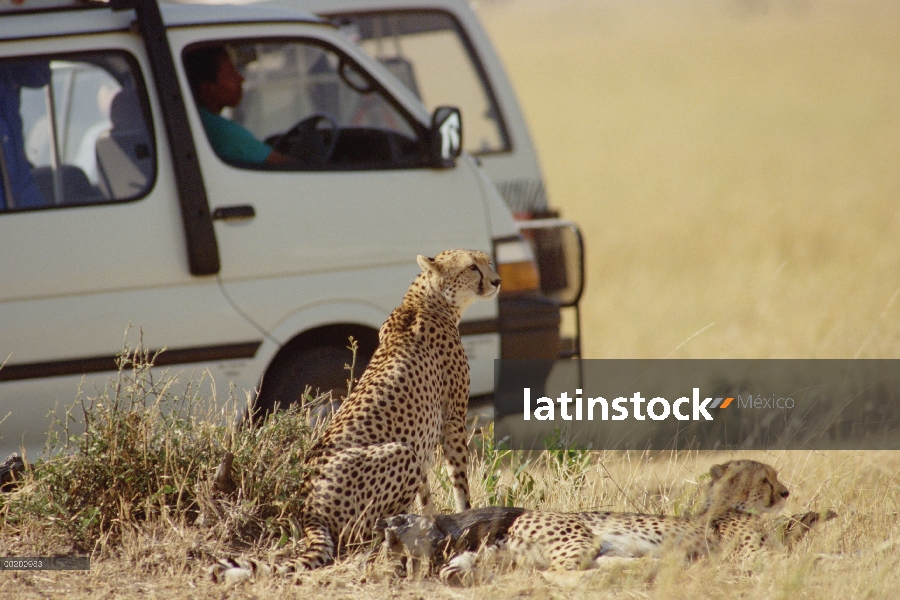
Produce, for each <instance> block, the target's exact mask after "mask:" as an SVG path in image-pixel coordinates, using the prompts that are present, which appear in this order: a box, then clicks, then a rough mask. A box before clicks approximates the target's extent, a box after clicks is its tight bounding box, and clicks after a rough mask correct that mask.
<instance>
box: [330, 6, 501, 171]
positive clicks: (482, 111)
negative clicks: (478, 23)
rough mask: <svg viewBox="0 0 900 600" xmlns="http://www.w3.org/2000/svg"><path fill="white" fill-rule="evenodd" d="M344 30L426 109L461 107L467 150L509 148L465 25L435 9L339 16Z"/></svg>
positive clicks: (484, 152) (494, 101) (495, 150)
mask: <svg viewBox="0 0 900 600" xmlns="http://www.w3.org/2000/svg"><path fill="white" fill-rule="evenodd" d="M336 19H337V20H338V22H339V23H340V24H341V29H342V30H343V31H344V32H345V33H346V34H347V35H348V36H349V37H350V38H351V39H352V40H354V41H355V42H356V43H358V44H359V45H360V46H362V47H363V48H364V49H365V50H366V52H368V53H369V54H371V55H372V56H374V57H375V58H376V59H378V60H379V61H381V63H382V64H384V65H385V66H386V67H387V68H388V70H389V71H391V72H392V73H393V74H394V75H395V76H396V77H397V78H398V79H399V80H400V81H402V82H403V83H404V84H406V87H408V88H409V89H410V90H412V92H413V93H415V94H416V96H418V97H419V99H420V100H421V101H422V103H423V104H424V105H425V106H426V107H428V110H430V111H434V109H435V108H436V107H437V106H439V105H448V104H449V105H452V106H456V107H459V109H460V111H461V112H462V114H463V117H464V119H465V125H466V135H465V140H464V144H465V150H466V151H467V152H469V153H470V154H475V155H478V154H486V153H491V152H503V151H508V150H510V148H511V146H510V142H509V136H508V135H507V133H506V128H505V126H504V124H503V118H502V116H501V114H500V111H499V109H498V108H497V102H496V100H495V99H494V96H493V92H492V90H491V88H490V86H489V85H488V83H487V78H486V77H485V75H484V73H483V69H482V67H481V65H480V63H479V62H478V60H477V59H476V57H475V53H474V52H473V51H472V50H471V47H470V44H469V41H468V39H467V38H466V36H465V35H464V34H463V30H462V27H460V25H459V24H458V23H457V22H456V19H454V18H453V17H452V16H451V15H450V14H448V13H445V12H441V11H437V10H402V11H401V10H397V11H393V12H384V13H380V12H371V13H369V12H367V13H364V14H360V15H341V16H339V17H336Z"/></svg>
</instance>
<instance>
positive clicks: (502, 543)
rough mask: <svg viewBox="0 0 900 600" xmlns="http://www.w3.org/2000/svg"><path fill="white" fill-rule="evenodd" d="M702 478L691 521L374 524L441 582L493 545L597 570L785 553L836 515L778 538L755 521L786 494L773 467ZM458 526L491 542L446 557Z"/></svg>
mask: <svg viewBox="0 0 900 600" xmlns="http://www.w3.org/2000/svg"><path fill="white" fill-rule="evenodd" d="M709 473H710V483H709V486H708V488H707V490H706V498H705V501H704V503H703V507H702V510H701V511H700V513H698V514H697V515H696V516H694V517H674V516H662V515H644V514H636V513H613V512H581V513H557V512H549V511H541V510H534V511H528V510H523V509H521V508H502V507H498V508H496V509H495V512H493V513H487V512H484V510H485V509H478V510H477V511H476V510H473V511H467V512H465V513H461V514H459V515H444V516H443V519H444V520H445V521H446V520H448V519H450V520H452V521H454V522H456V523H457V524H456V526H453V525H452V524H450V525H448V524H447V523H441V522H439V521H438V520H437V519H438V518H436V517H427V516H425V517H422V516H418V515H398V516H396V517H393V518H391V519H386V520H383V521H382V522H380V523H379V529H380V530H382V534H381V535H382V537H383V538H384V539H385V547H386V548H387V550H388V551H389V552H390V553H392V554H394V555H405V556H409V557H413V558H416V559H420V560H421V559H426V560H429V561H430V562H431V563H432V564H434V565H441V564H443V565H444V566H443V567H442V568H441V578H442V579H445V580H447V579H451V578H456V577H464V576H465V575H466V574H467V572H468V571H471V570H472V569H473V567H474V563H475V558H476V556H475V553H474V552H473V551H474V550H476V549H477V548H473V546H476V547H477V546H479V543H480V545H483V546H488V545H494V546H495V548H493V549H492V550H496V548H497V547H504V548H505V549H506V550H508V553H509V554H510V555H511V556H512V558H514V559H516V560H518V561H520V562H531V563H533V564H535V566H538V567H541V568H548V567H549V568H553V569H568V570H574V569H585V568H592V567H595V566H599V565H600V564H602V561H603V560H604V559H607V558H613V557H621V558H636V557H640V556H645V555H659V554H660V553H661V552H663V551H665V550H666V549H670V550H673V551H675V552H679V553H681V554H683V556H684V557H685V558H686V559H696V558H699V557H701V556H705V555H706V554H708V553H710V552H711V551H716V550H722V549H734V550H737V551H739V552H745V553H746V552H750V553H752V552H756V551H758V550H761V549H764V548H771V547H773V546H775V547H777V546H778V545H779V543H780V544H781V545H782V547H785V548H790V547H791V546H793V545H794V544H795V543H797V542H798V541H799V540H800V539H802V538H803V537H804V536H805V535H806V533H807V532H808V531H809V530H810V529H811V528H812V527H813V526H815V525H816V524H817V523H818V522H820V521H822V520H829V519H832V518H834V517H835V516H836V515H835V513H833V512H831V511H828V512H827V513H824V514H820V513H816V512H810V513H806V514H803V515H794V516H793V517H792V518H791V520H790V521H789V522H788V524H787V525H786V526H785V528H784V530H783V532H782V533H781V536H780V538H781V539H780V540H777V536H774V537H773V536H772V535H770V532H769V531H768V530H767V528H766V526H765V523H764V521H763V520H762V518H761V515H762V514H765V513H771V512H775V511H777V510H778V509H779V508H780V507H781V506H783V504H784V501H785V499H786V498H787V497H788V495H789V492H788V490H787V488H786V487H785V486H784V485H783V484H782V483H781V482H780V481H778V478H777V475H776V473H775V470H774V469H772V467H770V466H768V465H765V464H763V463H759V462H755V461H750V460H735V461H730V462H727V463H725V464H723V465H713V467H712V468H711V469H710V472H709ZM479 511H482V512H479ZM485 521H490V522H491V523H493V524H496V525H497V526H493V527H492V526H490V524H489V523H485ZM463 523H465V524H467V526H468V527H469V528H471V530H474V531H487V532H489V533H490V539H488V538H483V539H481V540H477V539H472V536H471V535H469V539H466V540H465V543H464V544H462V546H464V551H463V552H461V553H459V554H456V555H453V552H458V551H459V550H461V549H463V548H460V544H459V543H458V542H457V541H456V540H447V532H454V531H456V532H458V531H460V529H461V525H462V524H463ZM467 533H468V532H467ZM456 537H457V539H458V540H462V539H463V538H462V536H461V535H459V534H458V535H457V536H456ZM436 540H437V541H438V543H435V541H436ZM448 549H449V550H451V551H452V552H448ZM429 552H430V556H429V555H428V553H429Z"/></svg>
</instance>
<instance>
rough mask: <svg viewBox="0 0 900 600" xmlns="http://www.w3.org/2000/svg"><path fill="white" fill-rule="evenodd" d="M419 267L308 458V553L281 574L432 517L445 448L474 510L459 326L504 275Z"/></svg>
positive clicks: (461, 493) (447, 265) (430, 263)
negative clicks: (389, 523)
mask: <svg viewBox="0 0 900 600" xmlns="http://www.w3.org/2000/svg"><path fill="white" fill-rule="evenodd" d="M417 261H418V263H419V266H420V267H421V268H422V272H421V273H420V274H419V275H418V277H416V279H415V281H414V282H413V284H412V285H411V286H410V288H409V290H408V291H407V292H406V295H405V296H404V298H403V302H402V304H401V305H400V306H399V307H398V308H396V309H394V311H393V312H392V313H391V315H390V317H388V319H387V321H385V322H384V325H382V326H381V329H380V331H379V333H378V337H379V345H378V348H377V349H376V350H375V354H374V355H373V356H372V360H371V361H370V362H369V366H368V367H367V368H366V370H365V372H364V373H363V375H362V377H361V378H360V381H359V384H358V385H357V386H356V388H355V389H354V390H353V393H351V394H350V396H349V397H348V398H347V399H346V400H345V401H344V403H343V405H341V407H340V409H339V410H338V411H337V413H336V414H335V415H334V419H333V420H332V421H331V423H330V424H329V425H328V426H327V428H326V429H325V431H324V432H323V434H322V437H321V438H320V439H319V440H318V441H317V442H315V443H314V444H313V445H312V447H311V448H310V450H309V452H308V453H307V455H306V466H307V467H308V468H309V469H308V472H307V475H306V477H305V479H304V482H303V486H302V488H301V489H302V492H301V493H303V494H304V496H305V502H304V507H303V514H302V527H303V534H304V538H305V543H306V549H305V551H304V552H303V553H302V554H301V555H300V557H299V558H298V559H297V560H296V562H295V563H294V564H293V565H291V566H290V567H283V568H279V569H277V570H278V571H280V572H293V571H294V570H310V569H315V568H317V567H321V566H323V565H327V564H330V563H331V562H332V561H333V560H334V557H335V555H336V553H337V551H338V550H339V548H340V547H341V546H342V545H345V544H348V543H354V542H363V541H366V540H367V539H370V538H371V536H372V533H373V530H374V526H375V522H376V521H377V520H378V519H381V518H384V517H388V516H391V515H395V514H398V513H401V512H404V511H407V510H409V509H410V506H411V504H412V502H413V500H414V499H415V498H416V496H417V495H418V498H419V500H420V502H421V504H422V505H423V507H424V508H425V509H426V510H429V509H430V492H429V487H428V480H427V472H428V470H429V468H430V466H431V464H432V462H433V461H434V457H435V450H436V449H437V446H438V444H439V443H440V444H441V448H442V449H443V454H444V459H445V461H446V469H447V473H448V476H449V478H450V481H451V482H452V484H453V491H454V499H455V502H456V508H457V510H458V511H461V510H465V509H468V508H469V488H468V481H467V478H466V462H467V454H468V451H467V447H466V429H465V418H466V406H467V404H468V398H469V366H468V361H467V360H466V354H465V352H464V350H463V347H462V343H461V342H460V338H459V329H458V325H459V321H460V318H461V317H462V314H463V312H464V311H465V310H466V309H467V308H468V307H469V305H470V304H471V303H472V302H473V301H474V300H475V299H488V298H492V297H494V296H495V295H496V294H497V293H498V291H499V289H500V277H499V275H497V273H496V272H495V271H494V270H493V269H492V268H491V266H490V259H489V258H488V256H487V254H485V253H483V252H478V251H474V250H448V251H445V252H441V253H440V254H438V255H437V256H436V257H435V258H426V257H424V256H419V257H418V258H417ZM236 566H238V567H239V566H240V565H239V563H234V562H229V561H222V562H220V563H219V564H218V565H216V566H214V567H212V569H211V574H212V576H213V579H214V580H216V581H219V580H223V579H226V578H228V579H231V580H233V579H235V577H236V574H234V573H231V574H228V573H227V571H228V570H229V569H232V568H234V567H236ZM255 567H256V565H253V567H252V569H253V570H255ZM242 569H243V571H245V573H244V574H245V575H249V572H248V568H242Z"/></svg>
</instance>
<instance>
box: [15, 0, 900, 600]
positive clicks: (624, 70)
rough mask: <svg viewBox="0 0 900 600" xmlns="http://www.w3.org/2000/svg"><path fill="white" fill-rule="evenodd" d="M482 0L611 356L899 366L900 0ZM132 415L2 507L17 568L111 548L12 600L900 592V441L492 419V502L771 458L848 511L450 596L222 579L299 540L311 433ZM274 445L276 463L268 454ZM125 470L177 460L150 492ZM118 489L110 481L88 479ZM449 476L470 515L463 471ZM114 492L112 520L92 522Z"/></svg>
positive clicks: (487, 491) (659, 503) (547, 499)
mask: <svg viewBox="0 0 900 600" xmlns="http://www.w3.org/2000/svg"><path fill="white" fill-rule="evenodd" d="M477 10H478V12H479V14H480V16H481V18H482V20H483V22H484V24H485V26H486V27H487V29H488V30H489V32H490V34H491V36H492V38H493V40H494V42H495V44H496V45H497V47H498V50H499V52H500V54H501V57H502V59H503V61H504V62H505V64H506V67H507V69H508V72H509V75H510V77H511V79H512V81H513V85H514V86H515V88H516V91H517V93H518V96H519V100H520V102H521V103H522V105H523V108H524V110H525V113H526V116H527V117H528V120H529V123H530V126H531V129H532V134H533V136H534V141H535V143H536V145H537V147H538V150H539V153H540V156H541V159H542V163H543V168H544V175H545V178H546V184H547V187H548V191H549V194H550V199H551V202H552V204H553V205H554V206H555V207H557V208H560V209H561V210H562V211H563V214H564V216H565V217H568V218H570V219H573V220H575V221H576V222H578V223H579V224H580V226H581V227H582V230H583V231H584V234H585V239H586V244H587V267H588V271H587V289H586V293H585V296H584V299H583V318H584V321H583V334H584V355H585V356H586V357H588V358H663V357H670V358H671V357H677V358H900V343H898V342H900V301H898V296H900V252H898V243H900V242H898V233H900V216H898V210H897V200H898V197H900V164H898V163H900V161H898V159H900V68H898V67H900V35H898V33H897V23H900V5H898V4H896V3H893V2H889V1H887V0H873V1H866V0H863V1H860V2H846V1H845V2H836V1H834V2H832V1H827V0H823V1H817V2H814V1H812V0H681V1H678V2H669V1H665V0H637V1H634V2H631V1H625V0H553V1H546V0H491V1H488V0H482V1H481V2H480V3H479V4H478V8H477ZM136 373H137V371H136ZM135 377H137V378H138V379H139V373H137V375H136V376H135ZM125 388H127V386H125ZM125 388H122V389H125ZM131 389H133V390H135V392H134V393H136V394H137V395H138V396H140V394H141V393H144V392H145V391H146V390H145V391H144V392H142V391H141V390H142V389H143V388H142V387H141V385H137V384H133V388H131ZM102 400H103V399H101V401H100V403H101V404H104V402H103V401H102ZM112 403H114V402H111V401H110V399H106V402H105V406H107V407H109V406H110V405H111V404H112ZM163 412H165V411H163ZM99 414H104V413H103V411H102V410H101V411H100V413H99ZM133 414H134V415H136V416H134V417H127V419H126V420H125V421H122V420H118V421H117V420H116V419H117V418H118V417H115V416H113V417H110V419H108V420H106V421H104V420H103V419H99V420H98V424H97V426H98V432H103V431H105V432H106V433H105V434H104V435H108V436H109V439H110V440H118V442H117V443H121V444H122V446H121V448H120V449H119V450H116V447H115V444H107V447H106V448H97V447H84V448H83V449H82V451H81V453H82V454H83V455H84V461H83V462H84V464H83V465H82V466H79V467H78V469H80V470H77V469H74V468H73V467H69V466H58V467H55V468H56V471H55V472H54V471H53V470H52V469H51V470H48V473H51V474H53V476H48V477H47V478H45V479H44V480H32V481H29V483H28V484H27V485H26V486H25V488H24V489H23V490H22V491H21V492H19V493H17V494H16V495H15V496H16V499H15V501H12V500H5V501H4V503H2V504H0V519H3V520H2V521H0V523H2V526H0V556H2V555H10V554H18V555H22V554H23V553H25V552H26V551H27V552H29V553H34V554H44V553H53V552H66V551H71V550H73V549H75V550H78V551H80V552H91V553H92V556H93V564H92V569H91V571H90V572H88V573H56V572H35V573H26V572H0V597H24V598H50V597H73V598H87V597H104V598H106V597H109V598H118V597H133V596H140V597H144V598H168V597H197V598H212V597H215V598H220V597H234V598H261V597H265V598H267V599H269V598H280V597H285V598H288V597H327V598H350V597H352V598H355V599H363V598H389V597H390V598H410V599H412V598H431V597H444V598H484V597H492V598H582V597H584V598H598V597H627V598H644V597H660V598H683V597H709V598H741V597H747V598H749V597H752V598H842V599H845V598H893V597H896V593H897V592H896V590H897V589H900V575H898V573H900V559H898V555H900V554H898V553H900V525H898V517H900V506H898V505H900V454H898V453H891V452H866V453H863V452H815V451H809V452H768V453H767V452H752V453H741V454H711V453H699V454H698V453H678V454H654V455H641V454H634V453H631V454H613V453H608V454H595V453H581V452H566V451H555V452H547V453H544V454H543V455H534V456H526V455H524V454H507V453H504V452H502V451H500V450H498V449H496V448H494V447H493V445H492V444H491V443H490V438H489V436H488V437H482V436H480V435H476V436H474V437H473V444H472V445H473V452H474V455H473V456H474V457H473V461H472V467H471V476H470V481H471V485H472V493H473V503H474V504H475V505H476V506H478V505H485V504H488V503H494V504H497V503H504V502H509V503H515V504H518V505H524V506H531V507H537V506H541V507H546V508H554V509H559V510H581V509H591V508H604V509H611V510H631V511H647V512H666V513H674V514H684V513H687V512H691V511H695V510H696V508H697V503H698V498H699V489H700V487H701V486H702V485H703V482H704V476H703V474H704V473H705V472H706V471H707V470H708V468H709V466H710V465H711V464H713V463H715V462H722V461H725V460H728V459H730V458H739V457H749V458H754V459H757V460H761V461H764V462H767V463H770V464H773V465H774V466H776V467H777V468H778V469H779V470H780V473H781V475H780V477H781V479H782V480H783V481H784V482H785V483H786V485H787V486H788V487H789V489H790V490H791V492H792V493H791V497H790V499H789V500H788V505H787V508H786V510H785V513H796V512H802V511H804V510H812V509H825V508H833V509H834V510H836V511H837V512H838V513H839V514H840V516H839V518H838V519H836V520H835V521H832V522H830V523H829V524H828V525H827V526H826V527H824V528H822V529H821V531H819V532H816V533H815V534H813V535H811V536H810V537H809V539H808V540H807V541H805V542H804V543H803V544H801V546H800V547H799V548H798V551H797V552H795V553H794V554H792V555H790V556H781V555H773V556H771V557H765V558H764V559H762V560H760V561H759V562H758V563H757V564H756V565H754V566H753V568H752V569H751V570H750V571H745V570H740V569H734V568H733V567H732V566H731V565H729V564H728V563H727V562H726V561H716V560H712V561H708V562H704V563H702V564H696V565H692V566H691V567H689V568H684V566H683V565H682V564H680V563H678V562H677V561H665V560H664V561H662V562H653V561H648V562H639V563H637V564H635V565H632V566H630V567H627V568H620V569H617V570H614V571H612V572H602V573H593V574H591V575H589V576H586V577H584V578H581V579H578V580H577V581H574V582H573V581H568V582H561V581H555V582H550V581H547V579H546V578H545V577H543V576H541V575H540V574H537V573H530V572H517V573H512V574H500V575H498V576H497V577H496V578H495V579H494V580H493V581H491V582H488V583H484V584H482V585H479V586H476V587H472V588H446V587H443V586H441V585H439V584H436V583H434V582H432V581H419V580H397V579H394V578H392V577H390V576H389V573H388V572H389V568H388V567H387V566H386V565H385V564H383V563H376V565H375V566H374V567H372V568H370V569H368V570H366V569H362V568H361V567H360V565H359V561H358V560H354V559H351V560H349V561H347V562H344V563H342V564H340V565H338V566H336V567H333V568H329V569H324V570H321V571H319V572H316V573H313V574H311V575H307V576H304V578H303V579H302V580H301V583H302V585H300V586H296V585H292V584H291V583H290V582H287V581H283V580H265V581H261V582H258V583H254V584H250V585H244V586H241V587H239V588H235V589H224V588H222V587H216V586H213V585H212V584H211V583H209V582H207V581H206V580H205V578H204V576H203V571H202V567H203V566H204V565H206V564H208V563H209V560H210V557H212V556H216V555H221V554H222V553H228V552H231V549H230V548H231V547H232V546H229V543H231V542H234V540H235V539H238V540H239V541H240V542H241V543H242V544H243V546H242V547H241V548H242V551H243V552H245V553H247V554H248V555H253V556H257V557H261V558H266V557H269V558H271V557H278V556H287V555H290V553H291V552H292V551H293V550H295V542H294V541H292V540H291V539H290V538H291V534H292V531H293V527H294V526H295V524H294V523H292V521H291V510H292V505H291V502H290V494H291V491H292V489H291V487H290V481H291V479H292V478H295V477H296V464H297V463H296V460H297V455H296V454H295V455H294V456H293V460H294V462H293V463H292V462H291V459H290V457H288V458H287V459H283V462H278V461H277V460H276V458H274V457H276V456H283V455H284V453H283V452H281V454H279V452H278V450H279V448H282V449H283V448H284V447H285V445H286V444H294V445H295V447H296V448H297V452H302V445H303V444H302V443H299V442H297V440H296V439H295V438H292V437H291V435H289V434H287V433H285V431H290V430H291V428H292V427H293V426H292V425H290V424H288V425H285V423H276V424H273V425H272V427H271V428H270V429H264V433H261V434H256V435H257V437H256V438H247V437H246V436H245V437H236V438H232V437H230V436H228V435H227V434H225V433H224V432H223V431H211V430H209V429H207V428H205V427H204V426H201V425H199V424H198V423H200V422H201V421H196V422H195V421H191V420H190V419H188V421H186V422H185V423H182V424H180V425H178V424H176V425H177V426H172V425H171V423H169V424H168V425H165V426H161V425H159V423H161V422H162V423H165V422H166V421H165V419H164V418H163V417H162V416H161V415H162V414H163V413H153V411H149V412H148V411H144V410H143V409H135V410H134V411H133ZM301 421H302V419H298V420H297V421H296V423H299V422H301ZM191 423H194V424H193V425H191ZM296 423H295V424H294V425H296ZM126 425H127V426H128V427H134V429H128V430H127V431H128V432H129V435H128V436H124V435H123V434H122V432H123V431H125V430H126V429H127V427H126ZM167 428H168V429H167ZM292 435H294V436H295V437H296V434H292ZM98 436H99V433H98ZM267 436H268V437H267ZM101 437H102V436H101ZM128 440H132V442H128ZM176 442H177V444H182V445H176V446H173V444H176ZM125 447H128V448H133V450H134V451H133V452H128V453H126V452H123V449H124V448H125ZM111 448H112V449H111ZM153 448H158V449H159V452H155V453H154V452H149V451H148V449H153ZM223 448H230V449H232V450H233V451H235V453H236V455H237V459H236V463H239V462H240V461H241V459H242V457H246V458H245V459H244V462H242V463H240V464H241V465H242V466H241V467H240V470H241V478H242V479H241V480H240V485H242V486H243V488H242V489H243V491H242V493H244V494H245V497H246V498H252V499H253V502H248V503H246V505H245V506H244V507H243V508H241V507H237V506H234V505H229V504H228V503H227V501H222V502H224V504H222V503H220V507H219V508H218V509H214V508H211V507H212V505H213V504H214V503H215V502H214V499H212V496H211V495H210V494H211V493H210V491H209V489H208V483H207V482H208V479H209V478H210V477H211V475H212V471H213V470H214V469H215V466H216V464H217V461H218V458H219V457H220V456H221V451H222V449H223ZM260 448H266V449H267V451H269V450H270V451H271V454H268V455H266V456H267V457H269V458H266V459H257V462H256V463H253V462H252V461H251V460H250V458H249V457H250V456H254V455H256V456H259V455H261V454H262V453H261V451H260ZM116 452H118V454H116ZM242 452H243V453H244V454H242ZM172 456H179V457H190V458H191V460H188V461H186V462H184V464H180V463H179V461H176V460H173V459H171V458H167V457H172ZM111 457H117V458H115V459H112V458H111ZM111 460H112V462H116V461H119V465H120V466H122V467H126V468H127V469H133V470H134V471H136V472H137V471H141V470H142V469H144V470H146V469H147V467H148V465H158V466H159V471H158V473H161V474H155V475H153V476H151V477H149V478H148V481H147V482H145V483H140V482H137V483H135V482H134V481H133V480H131V479H128V478H127V477H125V478H123V477H121V476H120V475H116V474H114V473H112V472H111V470H110V467H109V463H110V461H111ZM265 461H268V462H265ZM261 462H262V464H260V463H261ZM176 463H178V464H176ZM276 467H277V468H276ZM128 472H129V473H131V472H132V471H128ZM267 473H268V474H267ZM75 475H78V477H79V478H80V481H81V483H78V479H76V478H74V476H75ZM105 477H106V478H108V484H104V485H102V486H100V487H99V488H98V489H94V490H91V489H88V488H87V486H86V485H85V483H84V482H85V481H87V480H93V481H96V482H105V481H107V480H106V479H104V478H105ZM267 477H268V479H267ZM279 477H280V478H281V479H279ZM73 481H75V483H73ZM139 483H140V485H138V484H139ZM141 486H143V487H141ZM154 486H155V487H154ZM167 486H168V487H167ZM434 488H435V494H436V498H437V501H438V503H439V505H440V506H441V507H442V508H443V509H445V510H448V509H449V508H450V506H451V501H450V498H449V495H448V494H447V490H446V481H445V480H444V479H443V478H442V477H441V476H440V474H435V476H434ZM147 490H150V492H148V491H147ZM154 490H155V491H154ZM100 500H103V502H100ZM91 502H94V504H97V503H100V504H101V506H100V509H98V510H99V512H96V511H93V509H94V508H96V506H94V507H93V508H91V507H89V508H88V509H87V512H86V511H85V509H84V507H85V506H89V505H91ZM254 502H255V504H254ZM186 506H189V507H191V510H185V507H186ZM223 506H224V508H222V507H223ZM197 507H199V509H200V512H201V513H202V512H203V511H204V510H205V511H206V513H205V518H204V519H203V520H201V521H199V522H198V521H197V519H196V515H197ZM26 508H27V509H28V510H29V511H31V512H25V509H26ZM217 511H218V512H217ZM30 515H36V516H35V517H31V516H30ZM273 530H274V531H275V534H274V537H273V534H272V533H271V531H273ZM266 531H269V532H270V533H266ZM73 540H74V541H73Z"/></svg>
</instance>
